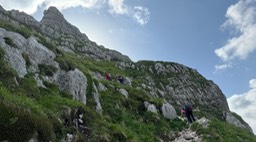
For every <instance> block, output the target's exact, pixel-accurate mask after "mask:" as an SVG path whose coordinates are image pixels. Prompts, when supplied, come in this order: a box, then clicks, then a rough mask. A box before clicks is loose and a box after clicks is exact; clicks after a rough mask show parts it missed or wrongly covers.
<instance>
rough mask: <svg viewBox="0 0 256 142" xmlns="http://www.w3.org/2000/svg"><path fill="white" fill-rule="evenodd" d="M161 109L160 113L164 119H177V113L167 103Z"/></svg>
mask: <svg viewBox="0 0 256 142" xmlns="http://www.w3.org/2000/svg"><path fill="white" fill-rule="evenodd" d="M161 109H162V113H163V115H164V117H165V118H168V119H174V118H176V117H177V113H176V111H175V109H174V107H173V106H172V105H170V104H169V103H165V104H163V106H162V108H161Z"/></svg>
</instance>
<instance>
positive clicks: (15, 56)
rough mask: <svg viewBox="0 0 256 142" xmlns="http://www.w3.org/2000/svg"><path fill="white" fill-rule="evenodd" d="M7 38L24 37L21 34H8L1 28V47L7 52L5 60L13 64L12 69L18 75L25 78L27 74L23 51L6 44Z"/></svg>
mask: <svg viewBox="0 0 256 142" xmlns="http://www.w3.org/2000/svg"><path fill="white" fill-rule="evenodd" d="M5 37H8V38H11V39H12V37H22V36H21V35H19V34H16V33H13V32H8V31H6V30H5V29H2V28H0V47H2V48H3V49H4V51H5V53H6V54H5V58H6V59H7V61H8V62H9V63H10V64H11V66H12V68H13V69H14V70H15V71H16V72H17V73H18V75H19V77H24V76H25V75H26V74H27V69H26V61H25V59H24V58H23V56H22V51H20V50H19V49H17V48H15V47H11V46H10V45H8V44H6V43H5V39H4V38H5Z"/></svg>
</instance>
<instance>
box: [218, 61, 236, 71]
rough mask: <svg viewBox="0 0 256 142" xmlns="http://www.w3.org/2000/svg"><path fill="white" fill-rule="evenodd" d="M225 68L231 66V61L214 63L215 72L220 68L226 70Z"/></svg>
mask: <svg viewBox="0 0 256 142" xmlns="http://www.w3.org/2000/svg"><path fill="white" fill-rule="evenodd" d="M227 68H232V64H231V63H226V64H225V63H224V64H221V65H215V72H218V71H222V70H226V69H227Z"/></svg>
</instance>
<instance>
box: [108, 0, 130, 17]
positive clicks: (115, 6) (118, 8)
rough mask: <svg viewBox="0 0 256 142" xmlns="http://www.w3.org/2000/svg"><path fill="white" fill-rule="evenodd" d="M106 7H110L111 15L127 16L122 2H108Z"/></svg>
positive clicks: (122, 0)
mask: <svg viewBox="0 0 256 142" xmlns="http://www.w3.org/2000/svg"><path fill="white" fill-rule="evenodd" d="M108 5H109V7H110V13H112V14H122V15H123V14H128V9H127V6H126V5H125V4H124V0H109V1H108Z"/></svg>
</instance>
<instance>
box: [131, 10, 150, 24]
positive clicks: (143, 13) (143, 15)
mask: <svg viewBox="0 0 256 142" xmlns="http://www.w3.org/2000/svg"><path fill="white" fill-rule="evenodd" d="M133 10H134V12H133V18H134V19H135V20H136V21H137V22H138V23H139V24H141V25H145V24H147V23H148V21H149V16H150V12H149V10H148V8H144V7H142V6H135V7H134V8H133Z"/></svg>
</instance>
